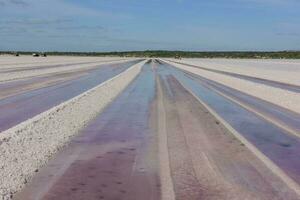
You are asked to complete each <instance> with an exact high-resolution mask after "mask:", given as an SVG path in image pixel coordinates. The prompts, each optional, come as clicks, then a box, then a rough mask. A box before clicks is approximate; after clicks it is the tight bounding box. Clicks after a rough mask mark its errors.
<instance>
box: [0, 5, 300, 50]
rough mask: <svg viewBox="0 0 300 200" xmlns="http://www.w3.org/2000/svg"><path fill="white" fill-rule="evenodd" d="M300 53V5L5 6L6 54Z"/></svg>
mask: <svg viewBox="0 0 300 200" xmlns="http://www.w3.org/2000/svg"><path fill="white" fill-rule="evenodd" d="M147 49H166V50H201V51H202V50H300V0H0V50H24V51H26V50H31V51H124V50H147Z"/></svg>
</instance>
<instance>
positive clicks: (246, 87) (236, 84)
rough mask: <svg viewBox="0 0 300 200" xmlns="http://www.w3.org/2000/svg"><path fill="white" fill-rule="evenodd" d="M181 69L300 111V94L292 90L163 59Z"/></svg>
mask: <svg viewBox="0 0 300 200" xmlns="http://www.w3.org/2000/svg"><path fill="white" fill-rule="evenodd" d="M163 61H165V62H166V63H169V64H171V65H173V66H175V67H177V68H179V69H183V70H186V71H189V72H192V73H194V74H198V75H201V76H203V77H205V78H208V79H211V80H214V81H216V82H218V83H220V84H223V85H226V86H228V87H231V88H234V89H236V90H239V91H241V92H244V93H246V94H249V95H252V96H256V97H258V98H260V99H263V100H266V101H268V102H271V103H273V104H276V105H279V106H282V107H283V108H286V109H289V110H292V111H294V112H297V113H300V104H299V102H300V95H299V94H298V93H294V92H291V91H286V90H283V89H279V88H274V87H270V86H267V85H262V84H258V83H254V82H251V81H247V80H242V79H239V78H235V77H231V76H227V75H222V74H218V73H215V72H209V71H206V70H202V69H197V68H194V67H189V66H186V65H182V64H177V63H174V62H170V61H167V60H163Z"/></svg>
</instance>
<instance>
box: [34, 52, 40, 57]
mask: <svg viewBox="0 0 300 200" xmlns="http://www.w3.org/2000/svg"><path fill="white" fill-rule="evenodd" d="M32 56H33V57H39V56H40V55H39V54H38V53H33V54H32Z"/></svg>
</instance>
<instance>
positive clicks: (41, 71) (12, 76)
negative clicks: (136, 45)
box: [0, 59, 136, 82]
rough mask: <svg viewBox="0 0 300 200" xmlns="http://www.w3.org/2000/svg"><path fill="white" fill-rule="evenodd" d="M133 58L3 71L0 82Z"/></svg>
mask: <svg viewBox="0 0 300 200" xmlns="http://www.w3.org/2000/svg"><path fill="white" fill-rule="evenodd" d="M133 60H136V59H126V60H117V61H107V62H101V63H91V64H75V65H70V66H65V67H54V68H42V67H41V68H39V69H32V70H26V71H16V72H7V73H1V77H0V82H3V81H11V80H15V79H22V78H28V77H35V76H40V75H45V74H49V73H57V72H60V73H62V72H68V71H74V70H80V69H88V68H93V67H97V66H100V65H105V64H117V63H124V62H126V61H133Z"/></svg>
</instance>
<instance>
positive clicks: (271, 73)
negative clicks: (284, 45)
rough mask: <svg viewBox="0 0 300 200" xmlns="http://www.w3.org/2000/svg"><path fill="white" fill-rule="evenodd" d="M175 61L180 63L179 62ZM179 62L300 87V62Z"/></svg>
mask: <svg viewBox="0 0 300 200" xmlns="http://www.w3.org/2000/svg"><path fill="white" fill-rule="evenodd" d="M170 60H173V59H170ZM173 61H177V62H178V60H173ZM179 62H181V63H187V64H191V65H195V66H199V67H204V68H207V69H214V70H220V71H225V72H232V73H236V74H241V75H247V76H252V77H257V78H263V79H267V80H273V81H279V82H283V83H289V84H294V85H300V78H299V77H300V60H279V59H261V60H259V59H198V58H197V59H194V58H193V59H183V60H181V61H179Z"/></svg>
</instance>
